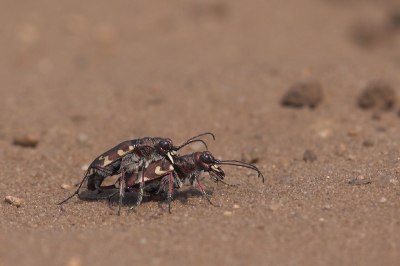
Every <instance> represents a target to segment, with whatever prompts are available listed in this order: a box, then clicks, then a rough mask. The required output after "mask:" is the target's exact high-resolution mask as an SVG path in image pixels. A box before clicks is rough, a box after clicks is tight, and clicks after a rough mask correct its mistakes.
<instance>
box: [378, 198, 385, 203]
mask: <svg viewBox="0 0 400 266" xmlns="http://www.w3.org/2000/svg"><path fill="white" fill-rule="evenodd" d="M386 201H387V198H385V197H382V198H381V199H380V200H379V202H382V203H384V202H386Z"/></svg>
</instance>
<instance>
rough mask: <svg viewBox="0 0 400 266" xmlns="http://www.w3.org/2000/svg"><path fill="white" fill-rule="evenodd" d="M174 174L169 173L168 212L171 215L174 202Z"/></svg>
mask: <svg viewBox="0 0 400 266" xmlns="http://www.w3.org/2000/svg"><path fill="white" fill-rule="evenodd" d="M172 183H173V180H172V172H171V173H169V190H168V212H169V213H171V200H172V185H173V184H172Z"/></svg>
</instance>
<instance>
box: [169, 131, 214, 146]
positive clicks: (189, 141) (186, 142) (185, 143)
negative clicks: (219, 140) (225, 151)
mask: <svg viewBox="0 0 400 266" xmlns="http://www.w3.org/2000/svg"><path fill="white" fill-rule="evenodd" d="M204 135H211V136H212V137H213V139H214V140H215V136H214V134H213V133H211V132H205V133H202V134H199V135H197V136H194V137H191V138H190V139H188V140H187V141H185V142H184V143H183V144H182V145H180V146H178V147H174V148H173V150H174V151H177V150H180V149H182V148H183V147H185V146H186V145H188V144H190V143H193V142H196V141H200V142H202V143H203V144H204V146H205V147H206V149H207V150H208V147H207V144H206V143H205V142H204V141H203V140H201V139H196V138H198V137H201V136H204Z"/></svg>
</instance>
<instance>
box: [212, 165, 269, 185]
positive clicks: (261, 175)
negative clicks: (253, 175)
mask: <svg viewBox="0 0 400 266" xmlns="http://www.w3.org/2000/svg"><path fill="white" fill-rule="evenodd" d="M217 164H222V165H233V166H242V167H245V168H249V169H252V170H254V171H256V172H257V173H258V177H261V178H262V181H263V183H264V175H263V174H262V173H261V171H260V170H259V169H258V168H257V167H256V166H254V165H252V164H250V163H246V162H243V161H236V160H226V161H217Z"/></svg>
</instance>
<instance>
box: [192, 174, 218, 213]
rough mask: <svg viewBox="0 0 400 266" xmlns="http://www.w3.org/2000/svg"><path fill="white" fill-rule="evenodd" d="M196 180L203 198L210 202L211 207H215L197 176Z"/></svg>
mask: <svg viewBox="0 0 400 266" xmlns="http://www.w3.org/2000/svg"><path fill="white" fill-rule="evenodd" d="M195 179H196V181H197V184H199V187H200V190H201V193H203V196H204V197H205V198H206V199H207V200H208V202H209V203H210V204H211V205H214V203H212V202H211V199H210V197H209V196H208V194H207V192H206V191H205V190H204V188H203V186H202V185H201V183H200V181H199V179H198V178H197V176H196V177H195ZM214 206H217V205H214Z"/></svg>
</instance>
